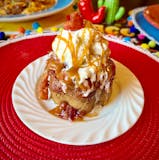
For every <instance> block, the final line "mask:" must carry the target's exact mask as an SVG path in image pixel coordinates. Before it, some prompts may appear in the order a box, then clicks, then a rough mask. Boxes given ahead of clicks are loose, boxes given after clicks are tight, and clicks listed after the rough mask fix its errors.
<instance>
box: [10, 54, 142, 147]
mask: <svg viewBox="0 0 159 160" xmlns="http://www.w3.org/2000/svg"><path fill="white" fill-rule="evenodd" d="M47 58H48V56H47V55H46V56H43V57H41V58H39V59H37V60H36V61H34V62H32V63H30V64H29V65H28V66H27V67H26V68H24V70H23V71H22V72H21V73H20V74H19V76H18V77H17V79H16V81H15V83H14V86H13V90H12V101H13V105H14V108H15V111H16V113H17V115H18V116H19V118H20V119H21V120H22V121H23V123H24V124H25V125H26V126H27V127H28V128H30V129H31V130H32V131H34V132H35V133H37V134H38V135H40V136H42V137H44V138H46V139H49V140H52V141H56V142H60V143H64V144H73V145H90V144H97V143H101V142H106V141H109V140H112V139H114V138H116V137H118V136H120V135H121V134H123V133H125V132H126V131H127V130H128V129H130V128H131V127H132V126H133V125H134V124H135V123H136V121H137V120H138V118H139V117H140V115H141V113H142V110H143V106H144V93H143V89H142V87H141V85H140V82H139V81H138V79H137V78H136V77H135V76H134V74H133V73H132V72H131V71H130V70H129V69H128V68H126V67H125V66H124V65H122V64H121V63H119V62H115V63H116V77H115V80H114V85H113V93H112V96H111V99H110V101H109V103H108V105H107V106H105V107H104V108H103V109H102V110H101V112H100V114H99V115H98V116H97V117H93V118H85V120H84V121H81V122H70V121H67V120H63V119H60V118H57V117H55V116H53V115H51V114H50V113H49V112H48V110H49V108H50V104H53V106H55V104H54V103H53V102H52V101H51V103H50V102H49V101H40V100H38V99H37V97H36V92H35V90H36V89H35V88H36V84H37V80H38V78H39V76H40V75H41V74H42V72H43V70H44V66H45V64H46V60H47ZM53 106H52V105H51V107H53Z"/></svg>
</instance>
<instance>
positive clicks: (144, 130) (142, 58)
mask: <svg viewBox="0 0 159 160" xmlns="http://www.w3.org/2000/svg"><path fill="white" fill-rule="evenodd" d="M53 39H54V36H49V35H45V36H44V35H43V36H40V37H32V38H31V37H30V38H27V39H23V40H20V41H17V42H13V43H9V44H8V45H4V46H2V47H0V150H1V152H0V157H1V159H34V160H36V159H37V160H39V159H57V160H60V159H61V160H63V159H65V160H66V159H69V160H70V159H71V160H81V159H82V160H93V159H100V160H101V159H103V160H104V159H109V160H116V159H122V160H130V159H133V160H139V159H142V160H156V159H159V154H158V153H159V76H158V73H159V71H158V70H159V63H158V62H156V61H154V60H152V59H151V58H149V57H148V56H146V55H144V54H142V53H141V52H139V51H137V50H135V49H132V48H129V47H127V46H124V45H121V44H118V43H116V42H110V43H109V45H110V49H111V51H112V54H111V57H112V58H114V59H116V60H117V61H119V62H121V63H123V64H124V65H125V66H127V67H128V68H129V69H130V70H131V71H132V72H133V73H134V74H135V75H136V77H137V78H138V79H139V81H140V83H141V85H142V87H143V89H144V94H145V95H144V96H145V104H144V110H143V113H142V115H141V117H140V118H139V120H138V121H137V123H136V124H135V125H134V126H133V127H132V128H131V129H130V130H129V131H128V132H126V133H125V134H123V135H121V136H120V137H118V138H116V139H114V140H111V141H108V142H105V143H101V144H97V145H88V146H73V145H64V144H60V143H56V142H52V141H49V140H46V139H44V138H42V137H40V136H38V135H36V134H35V133H33V132H32V131H31V130H29V129H28V128H27V127H26V126H25V125H24V124H23V123H22V122H21V121H20V119H19V118H18V116H17V115H16V113H15V111H14V108H13V104H12V99H11V92H12V86H13V84H14V81H15V79H16V77H17V76H18V74H19V73H20V72H21V71H22V70H23V68H24V67H25V66H27V65H28V64H29V63H30V62H32V61H34V60H35V59H37V58H39V57H40V56H43V55H45V54H47V53H48V52H49V51H50V50H51V43H52V41H53ZM121 78H122V77H121ZM99 125H100V124H99Z"/></svg>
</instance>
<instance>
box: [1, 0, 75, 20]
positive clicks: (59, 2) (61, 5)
mask: <svg viewBox="0 0 159 160" xmlns="http://www.w3.org/2000/svg"><path fill="white" fill-rule="evenodd" d="M72 3H73V0H65V1H63V0H56V4H55V5H53V6H52V7H50V8H48V9H46V10H43V11H40V12H35V13H33V14H15V15H8V16H0V22H18V21H29V20H33V19H38V18H42V17H46V16H50V15H53V14H56V13H58V12H61V11H62V10H64V9H66V8H67V7H69V6H70V5H71V4H72Z"/></svg>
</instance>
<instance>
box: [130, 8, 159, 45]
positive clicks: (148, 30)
mask: <svg viewBox="0 0 159 160" xmlns="http://www.w3.org/2000/svg"><path fill="white" fill-rule="evenodd" d="M145 8H146V7H142V8H137V9H134V10H133V14H132V20H133V23H134V25H135V27H136V28H137V29H138V30H139V31H140V32H141V33H143V34H145V35H146V36H147V37H148V38H149V39H150V40H154V41H156V43H157V44H158V45H159V36H158V35H159V30H158V29H157V28H156V27H154V26H153V25H151V24H150V23H149V22H148V21H147V20H146V19H145V18H144V15H143V11H144V9H145Z"/></svg>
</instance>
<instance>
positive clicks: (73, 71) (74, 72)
mask: <svg viewBox="0 0 159 160" xmlns="http://www.w3.org/2000/svg"><path fill="white" fill-rule="evenodd" d="M87 29H88V31H89V33H90V39H89V41H88V45H87V46H85V48H84V49H83V52H82V53H81V55H80V56H79V55H78V52H79V49H80V46H81V44H82V41H83V39H84V38H86V37H85V36H86V34H85V33H86V29H85V28H84V29H83V32H82V36H81V39H80V40H79V41H78V43H77V45H76V47H74V44H73V40H72V35H71V33H69V34H68V36H69V37H68V39H66V38H64V37H62V32H61V35H58V36H57V38H58V43H57V48H56V52H57V51H58V50H59V46H60V41H63V42H65V43H66V47H65V49H64V51H63V53H62V62H64V60H65V54H66V50H67V48H69V49H70V52H71V56H72V64H73V67H72V68H70V69H69V70H68V71H67V72H68V74H69V76H71V77H72V76H75V77H76V79H77V80H79V78H80V77H79V75H78V69H79V68H82V63H83V60H84V57H86V61H88V62H87V63H88V66H93V67H94V68H95V69H96V71H97V72H98V71H99V70H100V69H101V67H102V64H105V63H106V62H105V52H104V46H103V44H104V43H102V48H103V51H102V55H101V57H100V56H99V57H96V59H95V60H92V57H93V54H91V53H89V52H88V51H89V49H90V47H91V44H92V42H93V40H94V39H93V33H92V32H91V29H90V28H87ZM101 40H102V41H103V39H101ZM101 59H102V61H101ZM96 62H97V63H99V65H98V66H96V65H95V63H96Z"/></svg>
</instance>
